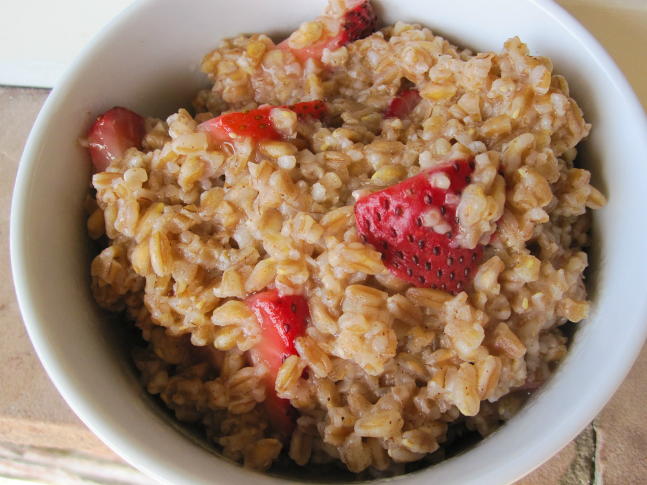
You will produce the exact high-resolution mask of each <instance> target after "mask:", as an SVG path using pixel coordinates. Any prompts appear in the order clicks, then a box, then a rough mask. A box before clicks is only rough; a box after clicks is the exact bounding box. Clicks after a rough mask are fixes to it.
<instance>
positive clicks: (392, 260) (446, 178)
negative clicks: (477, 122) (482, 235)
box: [355, 160, 483, 294]
mask: <svg viewBox="0 0 647 485" xmlns="http://www.w3.org/2000/svg"><path fill="white" fill-rule="evenodd" d="M473 171H474V164H473V162H472V161H471V160H457V161H454V162H450V163H448V164H445V165H442V166H439V167H435V168H432V169H429V170H426V171H424V172H422V173H420V174H418V175H416V176H415V177H411V178H409V179H407V180H404V181H403V182H400V183H399V184H397V185H393V186H391V187H388V188H386V189H384V190H381V191H379V192H375V193H373V194H370V195H367V196H365V197H362V198H361V199H359V200H358V201H357V203H356V204H355V221H356V223H357V230H358V232H359V234H360V236H361V237H362V239H363V240H364V241H365V242H367V243H370V244H372V245H373V246H374V247H375V248H376V249H377V250H378V251H380V252H381V253H382V258H383V261H384V264H385V266H386V267H387V268H388V269H389V270H390V271H391V272H392V273H393V274H395V275H396V276H398V277H399V278H402V279H403V280H406V281H408V282H409V283H411V284H413V285H415V286H419V287H431V288H440V289H442V290H445V291H448V292H450V293H454V294H456V293H458V292H460V291H462V290H463V289H464V288H465V287H466V286H467V285H468V284H469V283H470V281H471V278H472V274H473V272H474V270H475V269H476V266H477V265H478V263H479V260H480V258H481V255H482V252H483V248H482V246H477V248H475V249H466V248H461V247H459V246H458V244H457V243H456V241H454V239H453V238H454V235H455V234H456V233H457V230H458V223H457V221H456V207H457V205H458V202H459V200H460V193H461V191H462V190H463V188H465V186H466V185H467V184H468V183H469V181H470V175H471V174H472V172H473Z"/></svg>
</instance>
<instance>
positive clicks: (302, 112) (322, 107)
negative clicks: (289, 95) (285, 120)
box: [290, 101, 328, 120]
mask: <svg viewBox="0 0 647 485" xmlns="http://www.w3.org/2000/svg"><path fill="white" fill-rule="evenodd" d="M290 109H291V110H292V111H294V112H295V113H296V114H297V115H298V116H299V118H301V119H308V118H312V119H315V120H322V119H323V118H324V116H326V114H327V113H328V107H327V106H326V103H324V102H323V101H304V102H303V103H297V104H293V105H292V106H290Z"/></svg>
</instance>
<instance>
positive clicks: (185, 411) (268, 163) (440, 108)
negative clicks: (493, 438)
mask: <svg viewBox="0 0 647 485" xmlns="http://www.w3.org/2000/svg"><path fill="white" fill-rule="evenodd" d="M352 4H353V5H356V4H362V5H364V3H363V2H357V1H354V2H353V3H352ZM346 8H347V5H346V3H345V2H344V1H341V0H335V1H332V2H331V5H330V6H329V10H328V15H329V17H327V18H328V23H326V22H324V21H323V20H322V19H318V20H316V21H313V22H309V23H306V24H303V25H302V26H301V27H300V28H299V30H298V31H296V32H295V33H294V34H293V35H292V36H291V37H290V38H289V40H288V41H287V44H282V45H281V46H279V47H278V48H277V46H276V45H275V44H274V42H273V41H272V40H271V39H269V38H268V37H267V36H265V35H257V34H255V35H250V36H239V37H236V38H233V39H226V40H224V41H222V42H221V44H220V46H219V47H217V48H216V49H215V50H213V51H212V52H210V53H209V54H207V55H206V56H205V58H204V60H203V64H202V67H203V70H204V71H205V73H207V75H208V76H209V78H210V80H211V82H212V87H211V88H210V89H208V90H205V91H202V92H200V93H198V95H197V97H196V100H195V110H196V111H195V112H196V114H195V116H192V115H191V114H190V113H189V112H188V111H187V110H184V109H181V110H179V111H178V112H177V113H176V114H173V115H171V116H170V117H169V118H168V119H167V120H166V121H164V120H155V119H148V120H146V122H145V129H146V135H145V137H144V139H143V140H142V144H141V145H142V148H141V149H137V148H135V147H133V148H130V149H128V150H127V151H125V153H123V154H121V155H120V156H118V157H114V159H113V160H112V161H111V163H110V164H109V165H108V167H107V168H106V169H105V170H103V171H100V172H99V173H96V174H95V175H94V176H93V178H92V186H93V189H94V192H93V194H94V199H96V203H95V201H94V200H93V201H92V203H91V204H89V205H88V206H89V207H90V212H89V217H88V220H87V230H88V233H89V235H90V237H91V238H92V239H95V240H98V241H99V242H101V243H105V244H104V248H103V250H102V251H101V252H100V253H99V254H98V255H97V256H96V258H95V259H94V261H93V262H92V265H91V274H92V290H93V292H94V296H95V299H96V300H97V302H98V303H99V304H100V305H101V306H102V307H104V308H106V309H108V310H111V311H116V312H121V311H124V310H125V317H126V318H127V319H128V320H129V321H132V322H133V323H134V324H135V325H136V326H137V327H138V328H139V329H140V330H141V332H142V337H143V339H144V341H145V342H146V343H145V345H144V346H143V348H142V347H139V348H135V349H134V351H133V358H134V361H135V364H136V366H137V368H138V369H139V371H140V372H141V379H142V382H143V385H144V386H145V387H146V389H147V391H148V392H150V393H151V394H155V395H159V396H160V398H161V399H162V401H163V402H164V404H165V405H166V406H168V407H169V408H170V409H171V410H172V411H173V412H174V413H175V415H176V417H177V418H178V419H179V420H181V421H186V422H193V423H200V425H201V426H203V427H204V429H205V430H206V434H207V436H208V437H209V439H210V440H211V441H213V442H214V443H215V444H216V445H217V446H218V447H219V449H220V450H221V451H222V453H223V454H224V455H225V456H227V457H229V458H232V459H234V460H238V461H240V462H243V463H244V465H245V466H248V467H252V468H256V469H267V468H269V467H270V466H271V465H272V463H273V462H274V461H275V460H277V458H278V457H279V456H281V455H285V456H289V457H290V458H291V459H292V461H293V462H294V463H296V464H297V465H299V466H307V465H308V463H313V464H317V463H329V462H336V463H343V465H344V466H345V467H346V468H347V469H348V470H350V471H351V472H354V473H360V472H363V471H364V470H371V473H372V475H371V476H376V475H388V474H394V473H401V472H403V471H404V470H405V468H403V465H402V464H404V463H408V462H413V461H418V460H421V459H423V458H425V457H428V456H429V455H430V454H434V453H439V455H433V457H431V459H430V460H431V461H433V460H435V459H436V458H435V457H437V456H440V454H442V453H443V447H444V445H445V443H446V442H447V440H448V439H450V440H451V436H452V435H455V434H456V433H453V432H451V430H452V429H454V428H459V427H467V428H469V429H473V430H477V431H478V432H479V433H481V434H482V435H485V434H488V433H490V432H492V431H493V430H494V429H496V427H497V426H498V425H499V423H500V422H502V421H505V420H507V419H509V418H510V417H511V416H512V415H513V414H514V412H516V410H517V409H518V408H519V406H520V405H521V404H522V403H523V400H524V398H525V396H527V395H528V393H529V392H531V391H532V390H534V389H536V388H537V387H539V386H540V385H541V384H542V383H543V382H544V381H545V380H546V379H548V377H549V376H550V374H551V372H552V371H553V370H554V369H555V367H556V365H557V363H558V362H559V361H560V360H561V359H562V358H563V357H564V355H565V353H566V347H567V339H566V337H565V336H564V335H563V333H562V330H561V328H560V327H561V325H562V324H564V323H566V322H567V321H571V322H579V321H581V320H583V319H584V318H586V317H587V315H588V313H589V311H590V302H589V301H587V298H586V290H585V287H584V283H583V271H584V270H585V268H586V266H587V255H586V253H584V252H583V248H584V247H585V246H587V245H588V243H589V236H588V228H589V214H588V212H587V209H598V208H600V207H602V206H603V205H604V204H605V197H604V196H603V195H602V193H601V192H600V191H599V190H597V189H596V188H594V187H592V186H591V184H590V173H589V172H588V171H587V170H585V169H582V168H576V167H575V166H574V162H575V156H576V145H577V144H578V143H579V142H580V141H581V140H582V139H583V138H585V137H586V136H587V135H588V133H589V130H590V125H588V124H587V123H586V122H585V121H584V119H583V117H582V112H581V110H580V108H579V107H578V105H577V104H576V102H575V101H574V100H573V99H572V98H571V97H570V93H569V89H568V84H567V81H566V80H565V79H564V78H563V77H562V76H560V75H557V74H554V73H553V66H552V63H551V62H550V60H549V59H547V58H543V57H535V56H532V55H530V53H529V50H528V48H527V47H526V46H525V45H524V44H523V43H522V42H521V41H520V40H519V39H518V38H516V37H515V38H512V39H510V40H508V41H507V42H506V43H505V44H504V46H503V49H502V51H501V52H499V53H495V52H485V53H477V54H473V53H472V52H470V51H467V50H461V49H459V48H458V47H455V46H453V45H451V44H450V43H449V42H447V41H446V40H444V39H443V38H442V37H439V36H437V35H435V34H434V33H433V32H432V31H430V30H429V29H427V28H424V27H421V26H419V25H410V24H406V23H402V22H397V23H396V24H395V25H392V26H388V27H385V28H384V29H382V30H379V31H377V32H375V33H373V34H372V35H369V36H367V37H365V38H361V39H359V40H355V41H354V42H351V43H348V44H346V45H343V46H340V45H338V44H330V43H328V44H326V46H327V47H326V48H325V49H323V48H322V49H323V50H321V49H320V50H321V52H319V54H320V57H319V58H317V59H308V60H304V59H303V58H302V57H300V56H302V55H303V52H304V51H303V50H302V49H315V47H316V46H318V45H320V43H321V42H323V41H322V40H321V39H324V40H325V39H328V37H327V36H330V35H331V31H330V29H333V31H334V26H333V27H331V24H330V19H331V18H334V17H335V15H337V17H339V15H341V14H340V12H344V10H345V9H346ZM333 34H334V32H333ZM326 42H327V41H326ZM313 46H315V47H313ZM317 49H318V47H317ZM315 50H316V49H315ZM308 52H311V51H308ZM406 89H409V90H411V89H415V90H416V92H417V93H419V95H418V94H416V96H417V98H416V103H417V104H414V105H413V106H412V107H411V110H410V112H407V113H406V114H404V115H403V116H390V115H389V116H386V115H385V113H388V112H389V110H391V109H392V108H393V105H392V100H393V99H394V97H397V96H399V93H402V92H403V90H406ZM315 99H325V100H326V106H327V110H328V115H329V116H328V118H327V119H326V120H325V121H324V120H309V121H307V120H304V119H303V118H302V117H300V116H299V117H298V116H297V115H296V113H295V111H293V110H292V109H289V108H288V105H291V104H294V103H297V102H302V101H309V100H315ZM418 100H419V102H418ZM264 103H267V104H272V105H275V106H279V107H278V108H275V109H272V110H271V112H270V114H269V115H268V116H269V120H270V121H271V123H272V125H273V126H274V128H275V129H276V132H277V134H278V137H277V139H267V140H262V141H259V142H256V141H254V140H253V139H252V138H249V137H244V136H241V137H235V138H232V139H231V140H229V141H228V142H226V143H221V142H217V141H214V140H213V139H212V138H210V136H209V135H208V133H206V132H205V131H204V130H202V129H201V128H200V123H202V122H205V121H207V120H209V119H211V118H213V116H214V114H217V113H222V112H227V111H241V110H247V109H254V108H257V107H258V106H259V105H262V104H264ZM459 159H467V160H473V162H474V167H473V173H472V175H471V176H470V178H469V180H468V181H467V186H466V187H465V188H464V190H462V193H461V194H460V196H459V195H454V196H453V199H452V198H448V199H447V200H446V204H448V205H452V206H453V207H455V208H456V216H457V219H458V221H459V224H460V226H459V228H460V230H459V233H457V234H455V241H456V242H457V244H459V245H460V246H461V247H463V248H475V247H481V246H483V247H484V251H483V257H482V258H481V259H480V260H479V261H478V267H477V269H476V271H475V273H474V276H473V278H472V281H471V283H470V284H469V285H467V286H466V287H465V288H464V291H459V292H456V293H457V294H451V293H450V292H447V291H444V290H443V288H438V287H416V286H414V285H412V284H410V283H409V282H407V281H405V280H403V279H400V278H398V277H396V276H395V275H394V274H392V273H391V272H390V271H389V263H388V261H387V260H386V258H385V257H384V256H383V254H382V252H383V251H382V249H383V248H380V247H374V246H372V245H370V244H368V243H366V242H365V241H366V240H365V239H363V238H362V237H361V236H360V232H359V231H358V228H357V227H356V221H355V217H354V205H355V202H356V201H357V200H358V199H360V198H362V197H364V196H366V195H367V194H371V193H374V192H376V191H379V190H381V189H383V188H385V187H389V186H392V185H394V184H396V183H398V182H400V181H402V180H404V179H407V178H409V177H412V176H415V175H417V174H418V173H420V172H421V171H423V170H426V169H429V168H432V167H439V166H443V164H445V163H446V162H448V161H454V160H459ZM430 178H431V180H430V183H432V184H433V185H434V186H435V187H438V188H440V189H447V188H448V187H449V185H450V180H449V178H448V177H447V176H445V175H444V173H443V172H436V173H435V174H434V175H432V176H431V177H430ZM443 210H444V208H443ZM443 214H444V212H443ZM420 225H422V226H423V227H428V228H430V230H434V231H436V232H438V233H443V234H444V233H445V232H447V231H449V230H450V229H451V226H449V225H447V223H445V222H444V219H443V218H442V214H440V213H438V212H433V211H430V212H427V213H425V214H423V216H422V217H421V221H420ZM104 236H105V237H104ZM385 244H386V243H385ZM420 248H421V251H423V249H422V248H423V246H420ZM424 250H425V251H428V252H429V251H432V248H425V249H424ZM424 254H425V253H424V252H422V253H421V255H424ZM416 263H417V261H416ZM453 263H454V261H448V263H447V264H448V265H450V266H451V264H453ZM461 263H462V261H461ZM420 264H423V262H421V263H420ZM453 275H454V273H452V278H453V277H454V276H453ZM422 286H425V285H422ZM427 286H429V285H427ZM268 289H272V290H273V289H276V290H278V292H279V294H281V295H302V296H303V297H305V298H306V299H307V304H308V307H309V319H308V322H307V326H306V328H305V329H304V331H303V332H302V334H300V335H298V336H297V338H295V339H294V341H293V342H291V345H293V348H292V349H293V350H292V352H291V353H292V355H284V356H283V361H282V364H281V365H280V369H278V373H277V374H275V375H274V376H273V377H272V369H270V368H269V367H268V365H266V364H267V362H264V361H263V360H262V359H260V360H259V359H258V358H254V357H253V356H254V355H256V354H255V352H257V349H258V348H259V345H264V339H266V332H267V330H266V329H265V328H264V326H263V322H261V321H259V320H258V319H257V318H258V314H255V313H254V312H253V311H252V310H251V308H250V306H249V305H248V304H247V303H246V301H245V300H246V298H247V297H249V296H250V295H252V294H255V293H258V292H262V291H264V290H268ZM288 331H291V330H286V332H288ZM286 335H287V334H286ZM274 378H275V379H274ZM273 379H274V380H273ZM268 382H269V383H270V385H267V383H268ZM276 396H278V398H277V397H276ZM279 398H284V399H288V400H289V405H290V406H291V407H292V408H294V417H292V418H290V419H291V421H290V422H289V423H288V424H287V425H286V426H287V427H288V428H290V429H277V427H276V423H274V424H273V422H272V421H273V420H272V416H271V411H270V409H271V408H270V404H268V403H269V402H270V401H272V400H274V401H275V402H276V401H277V400H278V401H280V399H279ZM292 428H293V429H292ZM448 430H449V432H448Z"/></svg>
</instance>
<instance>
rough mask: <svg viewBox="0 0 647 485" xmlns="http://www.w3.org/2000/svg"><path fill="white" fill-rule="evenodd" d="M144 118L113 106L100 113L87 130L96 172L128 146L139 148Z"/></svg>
mask: <svg viewBox="0 0 647 485" xmlns="http://www.w3.org/2000/svg"><path fill="white" fill-rule="evenodd" d="M145 134H146V130H145V128H144V118H142V117H141V116H139V115H138V114H137V113H134V112H133V111H130V110H129V109H126V108H120V107H114V108H112V109H110V110H108V111H106V112H105V113H103V114H102V115H100V116H99V117H98V118H97V119H96V120H95V122H94V123H93V125H92V126H91V127H90V129H89V130H88V133H87V135H86V138H87V140H88V150H89V151H90V156H91V157H92V163H93V164H94V168H95V169H96V171H97V172H102V171H103V170H105V169H106V168H108V165H110V162H112V161H114V160H117V159H119V158H121V157H123V155H124V153H126V150H128V149H129V148H130V147H138V148H141V144H142V140H143V138H144V135H145Z"/></svg>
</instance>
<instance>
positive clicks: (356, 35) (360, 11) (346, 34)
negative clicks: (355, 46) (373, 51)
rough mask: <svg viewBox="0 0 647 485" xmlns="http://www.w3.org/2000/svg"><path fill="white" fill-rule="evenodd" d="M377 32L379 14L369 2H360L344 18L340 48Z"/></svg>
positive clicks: (367, 0) (365, 0)
mask: <svg viewBox="0 0 647 485" xmlns="http://www.w3.org/2000/svg"><path fill="white" fill-rule="evenodd" d="M376 30H377V14H376V13H375V9H374V8H373V5H372V4H371V2H370V1H369V0H364V1H360V2H358V3H357V5H355V6H354V7H351V8H350V9H348V10H347V11H346V13H345V14H344V16H343V17H342V25H341V34H340V38H339V47H341V46H342V45H346V44H348V43H350V42H355V41H356V40H359V39H363V38H364V37H368V36H369V35H371V34H372V33H373V32H375V31H376Z"/></svg>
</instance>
